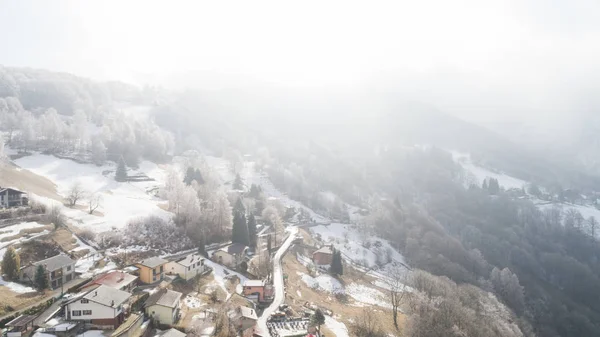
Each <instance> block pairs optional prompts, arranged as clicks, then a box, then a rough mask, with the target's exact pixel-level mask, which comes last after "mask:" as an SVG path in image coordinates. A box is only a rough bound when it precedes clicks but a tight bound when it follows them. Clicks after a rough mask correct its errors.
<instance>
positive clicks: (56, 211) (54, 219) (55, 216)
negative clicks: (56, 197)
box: [46, 205, 66, 229]
mask: <svg viewBox="0 0 600 337" xmlns="http://www.w3.org/2000/svg"><path fill="white" fill-rule="evenodd" d="M46 217H47V218H48V221H50V222H51V223H52V224H54V229H58V227H61V226H64V225H65V224H66V219H65V216H64V214H62V210H61V206H59V205H53V206H52V207H50V208H47V209H46Z"/></svg>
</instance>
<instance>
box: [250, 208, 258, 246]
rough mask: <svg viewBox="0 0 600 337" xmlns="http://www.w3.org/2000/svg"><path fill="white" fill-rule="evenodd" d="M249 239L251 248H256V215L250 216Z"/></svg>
mask: <svg viewBox="0 0 600 337" xmlns="http://www.w3.org/2000/svg"><path fill="white" fill-rule="evenodd" d="M248 239H249V241H250V247H256V241H257V240H256V218H254V214H250V215H249V216H248Z"/></svg>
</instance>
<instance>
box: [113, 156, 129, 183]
mask: <svg viewBox="0 0 600 337" xmlns="http://www.w3.org/2000/svg"><path fill="white" fill-rule="evenodd" d="M115 180H116V181H119V182H124V181H127V167H126V166H125V160H123V157H121V159H119V164H118V165H117V172H116V173H115Z"/></svg>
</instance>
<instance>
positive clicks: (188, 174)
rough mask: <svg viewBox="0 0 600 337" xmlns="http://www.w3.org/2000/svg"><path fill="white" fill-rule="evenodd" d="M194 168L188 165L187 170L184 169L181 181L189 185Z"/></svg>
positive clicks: (192, 179)
mask: <svg viewBox="0 0 600 337" xmlns="http://www.w3.org/2000/svg"><path fill="white" fill-rule="evenodd" d="M194 173H195V172H194V168H193V167H191V166H190V167H188V168H187V170H186V171H185V177H183V182H184V183H185V184H186V185H188V186H189V185H191V184H192V181H194Z"/></svg>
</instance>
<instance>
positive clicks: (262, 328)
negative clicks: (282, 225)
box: [257, 227, 298, 336]
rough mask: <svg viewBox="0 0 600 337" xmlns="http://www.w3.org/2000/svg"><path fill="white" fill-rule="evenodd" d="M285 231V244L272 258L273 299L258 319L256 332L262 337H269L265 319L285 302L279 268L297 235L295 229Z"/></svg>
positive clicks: (280, 269)
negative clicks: (286, 235)
mask: <svg viewBox="0 0 600 337" xmlns="http://www.w3.org/2000/svg"><path fill="white" fill-rule="evenodd" d="M287 230H288V231H289V232H290V236H288V238H287V239H286V240H285V242H284V243H283V244H282V245H281V247H279V250H278V251H277V253H275V257H274V258H273V286H274V287H275V298H274V299H273V303H271V305H270V306H269V307H268V308H266V309H265V310H264V311H263V313H262V315H261V316H260V318H259V319H258V322H257V326H258V332H259V333H260V334H261V335H262V336H269V329H267V319H268V318H269V317H270V316H271V314H272V313H274V312H275V311H277V310H279V306H280V305H281V304H283V301H284V300H285V289H284V286H283V270H282V268H281V257H282V256H283V254H285V252H286V251H287V250H288V249H289V248H290V246H291V245H292V241H294V239H295V238H296V233H298V228H297V227H288V228H287Z"/></svg>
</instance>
